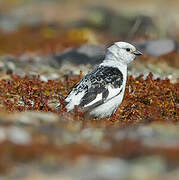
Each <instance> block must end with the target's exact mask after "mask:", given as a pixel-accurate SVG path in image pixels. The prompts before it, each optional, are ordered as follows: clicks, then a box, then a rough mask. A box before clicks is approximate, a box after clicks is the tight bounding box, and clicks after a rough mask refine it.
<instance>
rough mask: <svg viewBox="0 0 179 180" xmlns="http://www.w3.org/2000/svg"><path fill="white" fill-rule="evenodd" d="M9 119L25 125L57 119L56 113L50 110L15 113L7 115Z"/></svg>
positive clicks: (50, 121)
mask: <svg viewBox="0 0 179 180" xmlns="http://www.w3.org/2000/svg"><path fill="white" fill-rule="evenodd" d="M8 119H9V121H12V122H17V123H22V124H26V125H30V124H32V125H38V124H40V123H43V122H44V123H53V122H57V121H58V120H59V117H58V116H57V115H56V114H53V113H50V112H35V111H27V112H21V113H15V114H13V115H10V116H9V117H8Z"/></svg>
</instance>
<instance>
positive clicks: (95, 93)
mask: <svg viewBox="0 0 179 180" xmlns="http://www.w3.org/2000/svg"><path fill="white" fill-rule="evenodd" d="M141 54H142V53H140V52H139V51H137V50H136V48H135V47H134V46H133V45H131V44H129V43H126V42H116V43H114V45H112V46H111V47H110V48H108V51H107V54H106V57H105V59H104V60H103V62H102V63H101V64H100V65H98V66H97V67H95V68H94V70H93V71H91V72H90V73H88V74H87V75H86V76H85V77H84V78H82V79H81V81H80V82H79V83H77V84H76V85H75V87H74V88H73V89H72V91H71V92H70V93H69V94H68V96H67V97H66V99H65V101H66V103H67V105H66V109H67V111H71V110H73V109H74V107H75V106H79V107H80V108H82V109H83V110H84V111H86V112H87V113H88V114H89V115H91V116H94V117H99V118H103V117H108V116H110V115H111V114H113V113H114V112H115V111H116V109H117V108H118V106H119V105H120V104H121V102H122V99H123V96H124V91H125V85H126V78H127V65H128V64H129V63H131V62H132V61H133V60H134V59H135V55H141Z"/></svg>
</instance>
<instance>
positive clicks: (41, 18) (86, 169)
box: [0, 0, 179, 180]
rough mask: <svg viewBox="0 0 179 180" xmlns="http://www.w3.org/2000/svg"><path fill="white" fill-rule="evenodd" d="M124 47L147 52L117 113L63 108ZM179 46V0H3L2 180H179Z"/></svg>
mask: <svg viewBox="0 0 179 180" xmlns="http://www.w3.org/2000/svg"><path fill="white" fill-rule="evenodd" d="M115 41H127V42H130V43H132V44H134V45H135V46H136V47H137V48H138V49H139V50H140V51H142V52H143V56H141V57H140V58H138V59H137V60H136V61H135V62H134V63H133V64H132V65H131V66H130V67H129V70H128V74H129V75H131V76H128V77H129V78H128V84H127V88H126V93H125V94H126V96H125V98H124V101H123V104H122V105H121V106H120V108H119V109H118V111H117V113H116V115H115V116H114V117H111V119H109V118H108V119H105V120H101V121H95V120H94V121H90V120H89V121H85V120H86V119H85V120H84V119H83V118H82V117H81V116H80V115H81V114H80V115H79V116H78V115H77V114H75V113H72V115H71V116H70V115H69V114H63V112H61V111H60V112H59V111H57V110H56V109H55V107H56V106H57V105H59V100H61V97H63V96H64V95H65V94H66V93H67V91H69V89H70V88H71V87H72V85H74V83H75V82H77V81H78V80H79V79H80V78H81V76H82V75H83V74H86V73H87V72H88V71H89V70H91V69H92V67H93V66H94V65H96V64H98V63H100V62H101V61H102V59H103V58H104V55H105V51H106V48H107V47H108V46H109V45H111V44H112V43H113V42H115ZM178 43H179V1H178V0H172V1H171V0H150V1H149V0H125V1H124V0H95V1H93V0H0V179H3V180H6V179H7V180H9V179H13V180H16V179H17V180H30V179H34V180H42V179H43V180H47V179H52V180H57V179H62V180H72V179H74V180H99V179H100V180H108V179H111V180H117V179H125V180H149V179H150V180H158V179H164V180H165V179H166V180H168V179H179V144H178V139H179V126H178V124H177V122H178V120H179V110H178V108H179V106H178V104H179V100H178V97H179V96H178V91H179V84H178V82H179V45H178ZM150 72H152V73H153V76H152V75H151V74H150V75H149V73H150ZM79 74H80V76H79ZM16 75H17V76H16ZM26 75H27V76H28V78H27V77H26ZM140 75H143V76H140ZM148 75H149V76H148ZM146 77H147V78H146ZM165 78H168V80H164V81H163V79H165ZM154 79H157V80H156V81H155V80H154ZM49 80H50V81H49ZM52 80H54V81H52ZM27 90H28V91H27ZM34 104H35V105H34ZM1 108H2V109H1ZM21 111H25V112H21ZM9 112H11V113H9ZM13 113H15V114H13ZM65 115H66V116H65ZM80 118H81V119H80ZM159 122H160V123H159ZM141 124H142V125H141ZM125 127H127V128H125Z"/></svg>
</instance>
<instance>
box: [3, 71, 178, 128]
mask: <svg viewBox="0 0 179 180" xmlns="http://www.w3.org/2000/svg"><path fill="white" fill-rule="evenodd" d="M79 79H80V76H78V77H73V78H67V79H66V80H65V81H52V80H50V81H48V82H42V81H40V79H39V78H32V79H30V78H28V77H25V78H20V77H18V76H16V75H13V76H12V80H1V81H0V104H1V107H2V108H3V109H5V110H6V111H9V112H16V111H20V112H21V111H27V110H35V111H51V112H54V113H58V114H59V115H60V114H61V115H62V114H63V115H64V116H67V117H68V118H72V119H76V120H81V121H84V120H85V119H84V117H83V113H81V112H76V111H75V112H72V113H70V115H69V113H65V111H64V109H63V108H61V110H59V111H57V110H55V109H54V108H52V107H51V106H49V102H50V101H51V100H57V101H58V100H59V102H60V101H61V104H62V103H63V99H64V97H65V95H66V94H67V93H68V91H69V90H70V89H71V87H72V86H73V85H74V84H75V83H76V82H77V81H79ZM178 94H179V83H176V84H172V83H170V81H169V80H168V79H165V80H160V79H156V80H153V78H152V74H149V75H148V77H147V79H146V80H144V79H143V77H142V76H140V77H138V78H133V77H132V76H130V77H129V78H128V83H127V87H126V91H125V97H124V101H123V103H122V104H121V106H120V107H119V109H118V110H117V112H116V113H115V114H114V115H113V116H111V117H110V118H106V119H103V120H101V121H100V122H101V123H102V124H103V123H104V124H106V125H115V126H116V125H119V126H126V125H130V124H139V123H149V122H153V121H154V122H156V121H163V122H177V121H178V120H179V109H178V107H177V103H178V102H179V97H178Z"/></svg>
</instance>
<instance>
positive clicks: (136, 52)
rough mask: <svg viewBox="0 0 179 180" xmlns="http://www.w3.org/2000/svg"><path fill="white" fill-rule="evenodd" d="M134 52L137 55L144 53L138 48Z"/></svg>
mask: <svg viewBox="0 0 179 180" xmlns="http://www.w3.org/2000/svg"><path fill="white" fill-rule="evenodd" d="M133 54H135V55H137V56H140V55H142V53H141V52H140V51H138V50H135V51H134V52H133Z"/></svg>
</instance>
